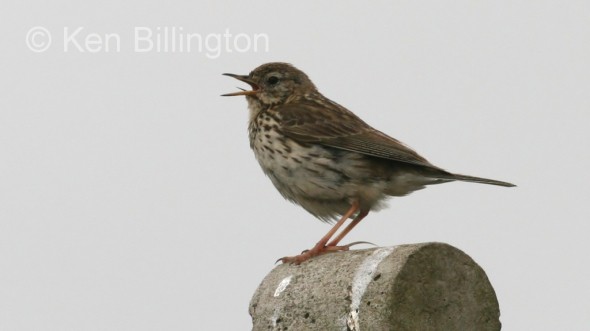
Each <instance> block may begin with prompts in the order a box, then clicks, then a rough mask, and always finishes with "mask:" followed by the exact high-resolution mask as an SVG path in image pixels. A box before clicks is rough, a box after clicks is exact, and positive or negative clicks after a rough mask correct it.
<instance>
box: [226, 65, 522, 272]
mask: <svg viewBox="0 0 590 331" xmlns="http://www.w3.org/2000/svg"><path fill="white" fill-rule="evenodd" d="M223 75H225V76H229V77H232V78H235V79H237V80H239V81H242V82H244V83H246V84H248V85H249V86H250V88H251V89H249V90H246V89H242V88H239V91H237V92H233V93H227V94H222V96H245V97H246V100H247V103H248V110H249V121H248V136H249V140H250V147H251V149H252V150H253V151H254V155H255V157H256V159H257V161H258V163H259V164H260V166H261V168H262V170H263V172H264V173H265V174H266V176H268V177H269V178H270V180H271V181H272V183H273V184H274V186H275V187H276V189H277V190H278V191H279V193H280V194H281V195H282V196H283V197H284V198H285V199H287V200H289V201H291V202H293V203H295V204H297V205H299V206H301V207H303V208H304V209H305V210H306V211H308V212H309V213H310V214H312V215H313V216H315V217H316V218H318V219H320V220H322V221H325V222H329V223H333V222H334V221H335V223H334V225H333V226H332V228H331V229H330V231H328V233H326V234H325V235H324V236H323V237H322V238H321V239H320V240H319V241H318V242H317V243H316V244H315V245H314V246H313V247H312V248H310V249H307V250H304V251H303V252H302V253H301V254H299V255H295V256H285V257H283V258H280V259H279V260H277V262H279V261H281V262H282V263H292V264H300V263H302V262H305V261H307V260H309V259H311V258H313V257H316V256H318V255H322V254H326V253H329V252H338V251H346V250H348V249H349V248H350V246H351V245H353V244H356V243H352V244H349V245H339V244H340V241H341V240H342V239H343V238H344V236H346V235H347V234H348V233H349V232H350V231H351V230H352V229H353V228H354V227H355V226H356V225H358V223H359V222H360V221H361V220H363V219H364V218H365V217H366V216H367V215H368V214H369V212H371V211H378V210H380V209H382V208H384V207H385V206H386V200H387V199H388V198H390V197H401V196H405V195H408V194H410V193H412V192H414V191H417V190H420V189H423V188H425V187H426V186H428V185H433V184H441V183H448V182H452V181H463V182H473V183H482V184H491V185H498V186H505V187H512V186H515V185H514V184H511V183H508V182H503V181H498V180H493V179H487V178H482V177H474V176H467V175H461V174H455V173H451V172H448V171H446V170H444V169H442V168H440V167H437V166H435V165H433V164H432V163H430V162H429V161H428V160H426V159H425V158H424V157H422V156H421V155H419V154H418V153H417V152H415V151H414V150H413V149H411V148H410V147H409V146H407V145H405V144H404V143H402V142H400V141H399V140H397V139H395V138H393V137H390V136H388V135H387V134H385V133H383V132H381V131H379V130H377V129H375V128H373V127H372V126H370V125H369V124H367V123H366V122H364V121H363V120H362V119H361V118H360V117H358V116H357V115H355V114H354V113H353V112H351V111H350V110H348V109H346V108H345V107H343V106H341V105H339V104H338V103H336V102H334V101H332V100H330V99H328V98H327V97H325V96H324V95H322V94H321V93H320V92H319V91H318V89H317V88H316V86H315V85H314V83H313V82H312V81H311V79H310V78H309V77H308V75H307V74H305V72H303V71H301V70H299V69H297V68H296V67H295V66H293V65H291V64H288V63H282V62H271V63H266V64H262V65H260V66H258V67H257V68H255V69H254V70H252V71H251V72H250V73H249V74H248V75H237V74H230V73H224V74H223ZM348 219H352V221H351V222H350V223H349V224H348V225H347V226H346V227H345V228H343V230H342V231H341V232H340V233H338V234H337V235H336V233H337V232H338V230H339V229H340V228H341V227H342V225H343V224H345V223H346V221H347V220H348Z"/></svg>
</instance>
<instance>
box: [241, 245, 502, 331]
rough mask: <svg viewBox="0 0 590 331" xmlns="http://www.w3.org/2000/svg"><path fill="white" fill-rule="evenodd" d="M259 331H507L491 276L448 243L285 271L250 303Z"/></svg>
mask: <svg viewBox="0 0 590 331" xmlns="http://www.w3.org/2000/svg"><path fill="white" fill-rule="evenodd" d="M250 315H251V316H252V321H253V324H254V326H253V330H254V331H261V330H292V331H297V330H322V331H323V330H328V331H329V330H338V331H360V330H368V331H375V330H377V331H379V330H412V331H415V330H445V331H451V330H460V331H469V330H477V331H482V330H500V329H501V324H500V320H499V317H500V310H499V307H498V301H497V299H496V295H495V293H494V289H493V288H492V286H491V284H490V282H489V280H488V278H487V276H486V274H485V272H484V271H483V270H482V269H481V268H480V267H479V266H478V265H477V264H476V263H475V262H474V261H473V260H472V259H471V258H470V257H469V256H467V255H466V254H465V253H463V252H462V251H460V250H458V249H457V248H454V247H452V246H449V245H447V244H443V243H424V244H411V245H400V246H395V247H378V248H372V249H365V250H351V251H347V252H337V253H330V254H326V255H322V256H318V257H316V258H313V259H311V260H309V261H307V262H305V263H303V264H301V265H289V264H281V265H279V266H277V267H275V268H274V269H273V270H272V271H271V272H270V273H269V274H268V275H267V276H266V277H265V278H264V280H263V281H262V283H261V284H260V286H259V287H258V289H257V290H256V292H255V293H254V296H253V297H252V301H251V302H250Z"/></svg>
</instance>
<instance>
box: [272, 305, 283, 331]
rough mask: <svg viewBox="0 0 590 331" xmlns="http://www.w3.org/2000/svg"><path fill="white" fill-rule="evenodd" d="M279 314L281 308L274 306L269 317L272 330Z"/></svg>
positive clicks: (275, 326) (275, 325)
mask: <svg viewBox="0 0 590 331" xmlns="http://www.w3.org/2000/svg"><path fill="white" fill-rule="evenodd" d="M280 314H281V309H280V308H279V307H275V310H274V311H273V312H272V317H271V318H270V321H271V323H272V329H273V330H275V329H276V328H277V320H278V319H279V316H280Z"/></svg>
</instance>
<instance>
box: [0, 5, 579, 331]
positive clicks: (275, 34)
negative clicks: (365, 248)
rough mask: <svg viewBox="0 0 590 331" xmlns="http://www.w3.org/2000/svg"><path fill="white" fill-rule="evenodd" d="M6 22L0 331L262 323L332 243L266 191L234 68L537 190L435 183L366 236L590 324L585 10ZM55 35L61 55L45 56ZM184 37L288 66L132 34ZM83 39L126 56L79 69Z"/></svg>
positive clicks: (366, 225)
mask: <svg viewBox="0 0 590 331" xmlns="http://www.w3.org/2000/svg"><path fill="white" fill-rule="evenodd" d="M1 7H2V8H1V10H0V12H1V14H0V16H1V17H0V28H1V31H2V42H1V43H0V45H1V46H0V47H1V48H2V49H1V52H0V72H1V73H2V74H1V75H0V84H1V85H0V87H1V90H2V97H1V98H0V155H1V162H0V268H1V269H0V270H1V272H0V330H247V329H250V327H251V323H250V318H249V316H248V312H247V309H248V304H249V300H250V297H251V295H252V294H253V292H254V290H255V289H256V287H257V286H258V284H259V283H260V281H261V280H262V278H263V277H264V276H265V275H266V274H267V273H268V272H269V271H270V270H271V269H272V268H273V263H274V261H275V260H276V259H277V258H279V257H282V256H285V255H293V254H296V253H298V252H300V251H301V250H303V249H305V248H309V247H310V246H311V245H313V244H314V243H315V242H316V241H317V240H318V239H319V238H320V237H321V236H322V235H323V234H324V233H325V232H326V231H327V230H328V228H329V227H328V226H327V225H326V224H323V223H321V222H320V221H318V220H316V219H314V218H313V217H312V216H311V215H309V214H307V213H306V212H305V211H304V210H302V209H301V208H299V207H297V206H294V205H292V204H290V203H288V202H286V201H284V200H283V199H282V198H281V196H280V195H279V194H278V193H277V192H276V191H275V189H274V187H273V186H272V184H271V183H270V181H269V180H268V179H267V178H265V177H264V175H263V173H262V171H261V170H260V169H259V166H258V164H257V163H256V161H255V159H254V157H253V154H252V152H251V151H250V149H249V145H248V139H247V134H246V126H247V110H246V102H245V100H244V98H241V97H240V98H222V97H220V96H219V95H220V94H222V93H227V92H232V91H235V90H236V88H235V87H236V86H242V84H240V83H239V82H236V81H234V80H232V79H230V78H228V77H224V76H221V73H223V72H231V73H242V74H246V73H248V72H249V71H250V70H252V69H253V68H254V67H256V66H258V65H260V64H262V63H265V62H270V61H284V62H290V63H293V64H294V65H296V66H297V67H299V68H300V69H302V70H304V71H305V72H307V73H308V74H309V76H310V77H311V78H312V80H313V81H314V82H315V83H316V85H317V86H318V87H319V89H320V91H321V92H323V93H324V94H325V95H326V96H328V97H329V98H331V99H333V100H335V101H336V102H338V103H340V104H342V105H344V106H346V107H348V108H349V109H350V110H352V111H354V112H355V113H356V114H358V115H359V116H361V117H362V118H363V119H364V120H366V121H367V122H368V123H370V124H372V125H373V126H375V127H376V128H378V129H380V130H382V131H384V132H386V133H388V134H390V135H392V136H394V137H396V138H398V139H400V140H402V141H404V142H405V143H407V144H408V145H410V146H412V147H413V148H414V149H416V150H417V151H418V152H419V153H421V154H422V155H423V156H425V157H426V158H428V159H429V160H430V161H431V162H433V163H435V164H436V165H439V166H441V167H443V168H446V169H448V170H451V171H454V172H459V173H465V174H470V175H476V176H484V177H490V178H494V179H499V180H506V181H511V182H514V183H516V184H518V185H519V186H518V187H517V188H513V189H506V188H500V187H492V186H486V185H476V184H468V183H451V184H445V185H439V186H434V187H430V188H428V189H426V190H423V191H419V192H416V193H414V194H412V195H410V196H408V197H405V198H399V199H394V200H391V203H390V208H389V209H386V210H383V211H381V212H379V213H375V214H371V215H370V216H369V217H368V218H367V219H366V220H365V221H363V222H362V223H361V224H360V225H359V227H358V228H356V229H355V231H353V232H352V233H351V234H350V235H349V236H348V237H347V240H348V241H350V242H352V241H357V240H367V241H371V242H374V243H377V244H379V245H382V246H389V245H397V244H404V243H417V242H427V241H441V242H446V243H449V244H451V245H454V246H456V247H458V248H459V249H462V250H464V251H465V252H466V253H467V254H469V255H470V256H471V257H472V258H473V259H474V260H475V261H476V262H478V263H479V264H480V265H481V266H482V267H483V268H484V269H485V271H486V272H487V275H488V277H489V278H490V281H491V283H492V284H493V286H494V288H495V290H496V293H497V295H498V300H499V302H500V309H501V313H502V316H501V321H502V323H503V327H504V330H587V329H588V327H589V326H590V302H589V300H588V295H589V294H590V285H589V284H590V283H589V282H588V279H590V267H589V266H588V253H589V252H590V244H589V242H588V234H589V228H588V224H587V223H588V217H589V215H590V207H589V206H588V201H587V200H588V197H589V196H590V189H589V186H588V184H589V183H590V175H589V172H588V169H589V167H590V156H589V152H588V150H589V141H590V140H589V139H590V133H589V132H588V129H589V124H590V114H589V109H590V98H589V97H588V91H589V90H590V60H589V59H590V42H589V40H590V19H589V17H590V3H589V2H587V1H567V2H562V1H514V0H510V1H477V2H474V1H420V2H418V1H381V2H373V3H372V4H371V5H368V4H366V3H361V2H344V1H341V2H338V4H335V3H333V2H328V1H319V2H314V3H311V2H309V3H307V2H296V3H285V2H277V1H260V2H247V1H232V2H228V1H209V2H196V1H190V2H189V1H187V2H180V1H177V2H167V3H157V2H146V1H127V2H119V1H102V2H100V3H98V4H93V5H91V4H84V3H79V2H74V1H72V2H64V1H53V2H42V1H23V2H16V1H13V2H10V3H3V4H2V5H1ZM35 26H43V27H45V28H46V29H47V30H48V31H49V32H50V33H51V34H52V44H51V46H50V47H49V48H48V49H47V50H46V51H45V52H43V53H35V52H33V51H31V50H30V49H29V48H28V47H27V44H26V42H25V37H26V35H27V32H28V31H29V29H31V28H32V27H35ZM166 26H167V27H182V28H183V29H184V31H185V32H191V33H199V34H202V35H203V36H206V35H208V34H223V33H224V32H225V31H226V29H229V30H230V33H233V34H234V35H235V34H238V33H244V34H247V35H250V36H252V35H253V34H260V33H264V34H266V35H268V37H269V51H268V52H265V51H264V50H259V51H258V52H255V51H254V50H249V51H247V52H238V51H237V50H236V49H233V50H231V49H230V50H227V49H226V50H222V51H221V52H220V53H219V56H218V57H217V58H210V57H211V56H207V55H208V53H207V51H206V50H203V51H201V52H199V51H193V52H191V53H186V52H185V53H178V52H176V53H172V52H169V53H157V52H155V51H153V52H145V53H138V52H135V51H134V50H133V38H132V36H133V29H134V27H149V28H151V29H153V30H154V31H155V29H156V28H157V27H166ZM64 27H70V29H75V28H77V27H83V29H84V30H83V31H82V32H81V34H80V37H79V38H78V40H82V39H83V37H84V36H86V35H88V34H90V33H97V34H99V35H105V34H109V33H111V34H112V33H116V34H118V35H120V37H121V45H120V47H121V49H120V51H119V52H113V51H111V52H105V51H100V52H97V53H89V52H84V53H82V52H79V51H74V50H70V51H68V52H65V51H64V49H63V44H64V42H63V41H64V40H63V31H64ZM36 41H37V42H39V41H40V39H38V40H36ZM230 51H231V52H230ZM209 55H210V54H209Z"/></svg>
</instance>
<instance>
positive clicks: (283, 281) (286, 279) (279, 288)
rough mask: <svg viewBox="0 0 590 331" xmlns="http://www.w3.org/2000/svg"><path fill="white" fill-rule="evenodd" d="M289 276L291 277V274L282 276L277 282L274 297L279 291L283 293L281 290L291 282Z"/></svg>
mask: <svg viewBox="0 0 590 331" xmlns="http://www.w3.org/2000/svg"><path fill="white" fill-rule="evenodd" d="M291 278H293V275H290V276H288V277H285V278H283V280H281V282H280V283H279V286H277V288H276V290H275V294H274V296H275V298H276V297H278V296H279V295H281V293H283V291H284V290H285V289H286V288H287V286H289V283H291Z"/></svg>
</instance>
